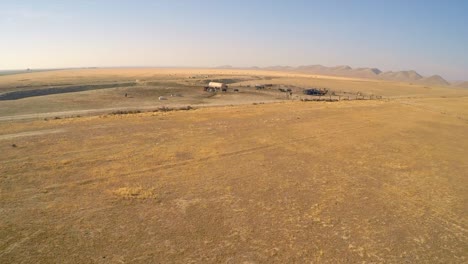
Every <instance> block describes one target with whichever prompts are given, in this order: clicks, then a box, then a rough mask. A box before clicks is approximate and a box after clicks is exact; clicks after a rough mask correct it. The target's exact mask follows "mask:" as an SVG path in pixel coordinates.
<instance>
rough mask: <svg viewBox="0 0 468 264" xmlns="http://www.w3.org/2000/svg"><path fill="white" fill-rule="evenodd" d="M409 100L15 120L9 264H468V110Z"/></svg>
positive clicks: (3, 244) (2, 246)
mask: <svg viewBox="0 0 468 264" xmlns="http://www.w3.org/2000/svg"><path fill="white" fill-rule="evenodd" d="M213 71H214V70H213ZM61 74H64V75H66V73H65V72H64V73H61ZM100 74H103V73H100ZM107 74H110V73H107ZM115 74H118V73H117V72H115ZM119 74H120V73H119ZM122 74H124V73H122ZM171 74H172V73H171ZM271 74H273V73H271ZM106 78H107V77H106ZM303 78H306V77H297V79H294V80H295V81H296V82H297V83H298V84H299V83H302V82H305V79H303ZM294 80H291V81H294ZM269 81H273V80H269ZM339 81H342V80H339ZM288 82H289V81H288ZM335 84H336V83H334V81H333V80H331V81H330V83H329V85H330V86H332V85H335ZM353 85H354V84H351V83H350V84H349V87H352V86H353ZM376 85H378V84H376ZM386 85H387V84H386ZM388 85H390V84H388ZM398 85H402V86H401V87H400V86H398ZM372 87H373V86H372V85H369V86H368V88H369V89H375V90H376V91H377V90H379V89H384V86H382V87H380V86H376V88H372ZM404 87H409V88H408V89H409V91H408V93H407V94H404V93H401V96H402V97H404V98H399V97H397V96H396V97H394V98H392V99H391V100H372V101H371V100H369V101H343V102H337V103H326V102H319V103H317V102H297V101H296V102H280V103H272V104H258V105H252V104H249V105H242V106H232V107H231V106H224V107H213V108H203V109H196V110H191V111H179V112H156V113H153V112H149V113H140V114H133V115H101V116H91V117H81V118H68V119H57V120H48V121H45V120H42V119H39V120H33V121H20V120H18V121H5V122H0V131H1V133H0V153H1V155H0V198H1V199H0V209H1V214H0V227H1V228H0V262H2V263H18V262H24V263H50V262H56V263H57V262H59V263H96V262H130V263H154V262H161V263H190V262H192V263H193V262H196V263H220V262H221V263H243V262H250V263H304V262H306V263H343V262H345V263H346V262H348V263H363V262H366V263H405V262H407V263H464V262H466V261H467V259H468V256H467V253H466V248H467V246H468V233H467V228H468V223H467V219H468V215H467V213H468V210H467V208H466V205H467V200H468V196H467V194H468V181H467V179H468V175H467V171H468V169H467V168H468V163H467V160H466V157H467V156H468V152H467V150H468V140H467V137H466V135H467V134H468V112H466V105H467V104H468V98H467V97H464V92H461V91H458V90H455V91H452V90H450V91H449V92H447V93H453V94H452V95H451V96H446V97H447V98H443V97H441V95H440V94H439V92H440V91H442V90H441V88H434V89H433V90H431V89H429V90H428V92H427V94H424V95H421V96H417V98H413V97H415V96H412V95H411V93H414V94H417V93H419V92H420V90H419V89H420V88H414V87H412V86H410V85H407V86H403V84H397V85H396V86H395V89H396V90H399V91H403V90H404V89H405V88H404ZM423 89H424V88H423ZM389 93H390V92H389ZM391 93H393V91H392V92H391ZM444 96H445V95H444ZM455 96H457V97H455ZM408 97H410V98H408ZM2 136H3V137H2ZM12 144H15V145H16V147H12Z"/></svg>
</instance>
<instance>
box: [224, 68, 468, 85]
mask: <svg viewBox="0 0 468 264" xmlns="http://www.w3.org/2000/svg"><path fill="white" fill-rule="evenodd" d="M216 68H218V69H221V68H223V69H232V68H233V67H232V66H230V65H224V66H219V67H216ZM249 69H262V70H271V71H288V72H300V73H309V74H317V75H329V76H340V77H352V78H365V79H377V80H388V81H397V82H408V83H417V84H422V85H433V86H454V87H463V88H468V82H458V83H452V84H451V83H449V82H448V81H447V80H445V79H444V78H442V77H441V76H440V75H432V76H429V77H424V76H422V75H420V74H419V73H417V72H416V71H413V70H410V71H397V72H393V71H387V72H382V71H381V70H379V69H377V68H355V69H353V68H351V67H350V66H347V65H340V66H335V67H326V66H323V65H305V66H299V67H291V66H270V67H264V68H259V67H251V68H249Z"/></svg>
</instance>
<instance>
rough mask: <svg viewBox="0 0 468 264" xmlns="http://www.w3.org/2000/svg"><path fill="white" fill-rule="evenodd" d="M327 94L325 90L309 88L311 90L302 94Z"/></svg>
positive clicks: (306, 90)
mask: <svg viewBox="0 0 468 264" xmlns="http://www.w3.org/2000/svg"><path fill="white" fill-rule="evenodd" d="M327 93H328V90H327V89H317V88H311V89H305V90H304V94H306V95H318V96H321V95H326V94H327Z"/></svg>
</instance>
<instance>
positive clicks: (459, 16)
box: [0, 0, 468, 80]
mask: <svg viewBox="0 0 468 264" xmlns="http://www.w3.org/2000/svg"><path fill="white" fill-rule="evenodd" d="M311 64H322V65H325V66H336V65H349V66H351V67H377V68H379V69H381V70H383V71H387V70H393V71H398V70H416V71H418V72H419V73H421V74H422V75H426V76H427V75H432V74H440V75H442V76H443V77H444V78H446V79H448V80H468V1H465V0H460V1H457V0H446V1H433V0H425V1H419V0H411V1H406V0H405V1H399V0H392V1H388V0H371V1H367V0H353V1H348V0H341V1H339V0H327V1H325V0H324V1H314V0H302V1H301V0H289V1H277V0H269V1H260V0H249V1H247V0H236V1H234V0H232V1H224V0H217V1H216V0H205V1H204V0H199V1H194V0H186V1H184V0H179V1H178V0H172V1H171V0H94V1H92V0H82V1H80V0H74V1H71V0H61V1H59V0H22V1H17V0H0V70H7V69H25V68H32V69H34V68H65V67H118V66H159V67H162V66H172V67H184V66H185V67H213V66H218V65H233V66H236V67H247V66H259V67H265V66H272V65H289V66H300V65H311Z"/></svg>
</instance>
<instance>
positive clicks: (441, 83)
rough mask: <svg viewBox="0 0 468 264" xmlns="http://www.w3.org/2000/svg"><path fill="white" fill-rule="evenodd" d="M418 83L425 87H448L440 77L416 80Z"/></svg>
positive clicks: (433, 76)
mask: <svg viewBox="0 0 468 264" xmlns="http://www.w3.org/2000/svg"><path fill="white" fill-rule="evenodd" d="M418 82H419V83H422V84H427V85H436V86H448V85H450V83H449V82H447V81H446V80H445V79H444V78H442V77H441V76H440V75H432V76H429V77H425V78H422V79H419V80H418Z"/></svg>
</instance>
